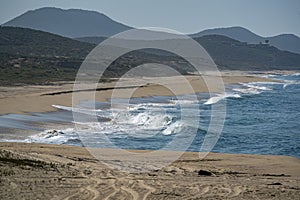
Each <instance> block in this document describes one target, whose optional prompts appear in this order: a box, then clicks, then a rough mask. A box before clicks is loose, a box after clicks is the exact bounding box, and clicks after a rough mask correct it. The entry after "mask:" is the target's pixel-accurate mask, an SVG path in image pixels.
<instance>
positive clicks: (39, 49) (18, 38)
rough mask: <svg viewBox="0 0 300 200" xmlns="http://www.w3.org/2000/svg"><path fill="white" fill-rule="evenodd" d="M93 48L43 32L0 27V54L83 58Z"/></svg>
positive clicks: (90, 45) (86, 44) (87, 44)
mask: <svg viewBox="0 0 300 200" xmlns="http://www.w3.org/2000/svg"><path fill="white" fill-rule="evenodd" d="M94 46H95V45H92V44H89V43H84V42H79V41H77V40H73V39H70V38H66V37H62V36H59V35H55V34H52V33H47V32H43V31H37V30H33V29H28V28H18V27H5V26H0V52H5V53H9V54H15V55H26V56H43V57H55V56H60V57H74V58H85V56H86V55H87V54H88V53H89V52H90V51H91V49H92V48H93V47H94Z"/></svg>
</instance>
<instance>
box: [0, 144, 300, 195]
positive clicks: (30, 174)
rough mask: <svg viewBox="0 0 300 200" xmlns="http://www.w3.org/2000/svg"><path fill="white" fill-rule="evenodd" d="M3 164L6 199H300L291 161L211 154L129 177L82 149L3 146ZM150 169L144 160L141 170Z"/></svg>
mask: <svg viewBox="0 0 300 200" xmlns="http://www.w3.org/2000/svg"><path fill="white" fill-rule="evenodd" d="M107 150H108V149H101V151H103V152H104V153H105V152H106V151H107ZM115 151H118V150H115ZM107 152H108V153H109V152H111V149H109V150H108V151H107ZM135 152H139V153H141V154H142V153H144V152H145V151H137V150H136V151H135ZM165 156H167V154H165ZM112 159H113V158H112ZM114 161H116V162H117V161H118V160H114ZM0 164H1V167H0V173H1V178H0V180H1V181H0V185H1V187H0V191H1V192H0V197H1V198H3V199H9V198H11V199H20V198H27V199H30V198H33V197H37V196H38V197H40V198H44V199H50V198H53V197H55V198H56V199H66V198H73V199H105V198H111V199H118V198H121V197H123V198H124V199H146V198H147V199H162V198H165V199H183V198H187V199H190V198H192V197H193V198H199V199H218V198H232V199H270V198H272V199H298V197H299V195H300V188H299V185H300V173H299V167H300V160H299V159H298V158H293V157H289V156H266V155H248V154H223V153H209V154H208V156H207V157H205V158H204V159H202V160H200V159H199V157H198V153H194V152H184V154H183V155H182V156H181V157H180V158H179V159H178V160H176V161H175V162H173V163H172V164H170V165H168V166H164V167H163V168H161V169H157V170H156V169H153V170H150V171H149V172H145V173H143V172H140V173H130V172H126V171H119V170H117V169H114V168H109V167H107V166H106V165H104V164H103V163H102V162H100V161H98V160H97V159H95V158H94V157H92V156H91V155H90V154H89V152H88V151H87V150H86V149H85V148H83V147H74V146H73V147H72V146H66V145H52V144H33V143H3V142H1V143H0ZM121 164H122V163H121ZM151 164H152V163H151V162H150V161H147V160H145V161H144V163H141V166H142V167H143V165H144V166H145V165H146V166H149V165H151ZM187 182H188V183H189V184H186V183H187ZM24 184H26V185H27V186H26V187H24ZM12 191H14V192H12Z"/></svg>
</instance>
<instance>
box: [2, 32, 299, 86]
mask: <svg viewBox="0 0 300 200" xmlns="http://www.w3.org/2000/svg"><path fill="white" fill-rule="evenodd" d="M88 39H89V40H90V42H91V41H94V42H96V43H98V42H99V41H100V40H103V39H105V38H103V37H96V38H94V39H93V38H88ZM85 40H86V41H87V39H86V38H85ZM195 40H196V41H198V42H199V43H200V44H201V45H202V46H203V47H204V48H205V49H206V50H207V51H208V53H209V54H210V55H211V57H212V58H213V60H214V61H215V63H216V64H217V65H218V66H219V69H220V70H300V54H296V53H291V52H288V51H281V50H279V49H277V48H275V47H273V46H270V45H268V44H247V43H243V42H239V41H237V40H234V39H231V38H228V37H226V36H221V35H208V36H202V37H198V38H195ZM137 42H141V44H143V42H145V41H137ZM151 42H153V43H155V42H158V43H161V42H162V41H161V40H154V41H151ZM175 42H176V41H175ZM96 43H95V44H93V43H92V42H91V43H86V42H80V41H77V40H74V39H70V38H66V37H62V36H59V35H55V34H52V33H47V32H43V31H37V30H33V29H28V28H18V27H0V85H14V84H50V83H51V82H53V81H68V80H74V79H75V77H76V73H77V70H78V68H79V67H80V65H81V63H82V61H83V60H84V58H85V57H86V56H87V54H88V53H89V52H90V51H91V50H92V49H93V48H94V47H95V46H96ZM112 48H118V47H112ZM105 62H106V61H104V63H105ZM146 63H161V64H165V65H168V66H171V67H173V68H174V69H176V70H178V71H179V72H180V73H182V74H188V73H190V72H193V70H194V69H193V68H192V67H191V65H190V64H189V63H187V62H186V61H185V60H184V59H183V58H181V57H178V56H176V55H174V54H172V53H170V52H165V51H162V50H156V49H143V50H139V51H132V52H129V53H127V54H125V55H123V56H121V57H119V58H118V59H117V60H115V61H114V62H113V63H111V65H110V66H109V68H107V70H106V71H105V73H104V74H103V75H104V79H101V80H102V81H105V80H106V78H108V77H119V76H121V75H122V74H124V73H125V72H126V71H128V70H130V69H131V68H134V67H136V66H140V65H142V64H146ZM154 72H157V71H154Z"/></svg>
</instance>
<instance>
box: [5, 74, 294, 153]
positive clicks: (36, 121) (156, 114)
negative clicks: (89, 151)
mask: <svg viewBox="0 0 300 200" xmlns="http://www.w3.org/2000/svg"><path fill="white" fill-rule="evenodd" d="M270 78H274V79H277V80H282V82H281V83H278V82H268V83H257V82H255V83H247V84H233V85H228V86H226V94H223V95H217V94H213V95H212V96H209V94H205V93H201V94H197V97H198V100H197V101H195V100H194V99H191V96H189V95H185V96H183V97H182V99H181V100H178V99H176V98H175V97H160V96H156V97H148V98H136V99H131V100H130V105H129V106H128V105H126V106H125V107H122V106H121V107H120V108H118V109H116V108H114V109H112V108H111V107H110V105H109V104H105V103H97V104H96V105H97V109H98V110H96V111H90V110H89V109H88V106H87V105H88V103H87V104H86V105H85V104H83V105H82V109H80V110H74V109H73V110H74V111H75V112H81V113H83V114H86V115H89V114H90V112H93V113H95V112H96V114H97V116H98V117H99V122H98V123H92V122H80V123H79V122H74V121H73V117H72V112H71V110H72V108H68V107H63V106H56V107H57V108H59V109H60V110H61V111H59V112H52V113H43V114H41V113H32V115H31V116H30V115H3V116H0V134H1V135H0V139H1V140H2V141H23V142H24V141H25V142H43V143H57V144H69V145H79V146H80V145H84V146H96V147H116V148H124V149H153V150H155V149H161V148H164V147H166V146H167V145H168V144H171V143H172V142H173V141H174V140H177V141H179V142H178V143H176V145H174V146H172V147H171V148H170V149H171V150H186V149H187V150H188V151H199V150H200V148H201V145H202V143H203V139H204V137H205V136H207V135H209V134H210V133H208V131H207V130H208V129H207V128H208V125H209V123H210V122H211V108H212V106H213V105H215V106H216V105H218V104H222V103H224V102H225V101H226V113H225V114H226V118H225V122H224V127H223V130H222V132H221V135H220V137H219V138H218V140H217V143H216V145H215V146H214V147H213V149H212V151H213V152H224V153H249V154H273V155H290V156H295V157H300V146H299V144H300V105H299V102H300V84H299V83H300V75H299V74H293V75H270ZM124 101H126V100H124V99H119V100H117V102H118V104H119V105H122V104H123V102H124ZM124 105H125V104H124ZM183 107H184V109H185V111H186V112H185V115H186V116H184V120H183V116H182V112H181V111H182V108H183ZM195 109H199V110H200V113H199V114H195ZM195 117H198V118H199V124H193V122H194V121H195V120H194V119H195ZM61 123H66V124H65V125H64V127H59V126H58V128H57V129H59V131H58V132H53V131H52V129H51V130H45V128H42V127H43V126H41V124H61ZM220 123H221V122H220ZM74 124H80V126H81V127H84V129H83V131H78V130H77V129H76V128H74ZM12 129H13V130H27V131H29V132H30V131H31V132H32V134H31V135H30V136H25V135H22V131H17V133H16V132H14V133H11V134H7V132H8V130H12ZM193 132H194V133H195V134H194V135H193V134H191V133H193ZM190 139H192V140H191V141H189V140H190Z"/></svg>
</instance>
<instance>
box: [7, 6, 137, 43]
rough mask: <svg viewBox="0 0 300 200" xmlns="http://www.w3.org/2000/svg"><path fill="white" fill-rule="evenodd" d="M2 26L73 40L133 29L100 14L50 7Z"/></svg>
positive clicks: (27, 13)
mask: <svg viewBox="0 0 300 200" xmlns="http://www.w3.org/2000/svg"><path fill="white" fill-rule="evenodd" d="M2 26H14V27H23V28H31V29H35V30H41V31H45V32H50V33H55V34H58V35H62V36H65V37H71V38H74V37H85V36H111V35H114V34H116V33H119V32H122V31H125V30H128V29H131V27H129V26H126V25H124V24H121V23H119V22H116V21H114V20H112V19H110V18H109V17H107V16H106V15H104V14H101V13H99V12H95V11H87V10H80V9H69V10H64V9H60V8H50V7H45V8H40V9H37V10H31V11H28V12H26V13H24V14H22V15H20V16H18V17H16V18H14V19H12V20H10V21H8V22H6V23H4V24H3V25H2Z"/></svg>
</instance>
